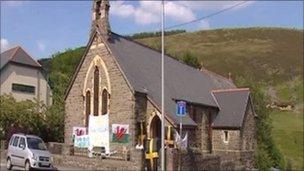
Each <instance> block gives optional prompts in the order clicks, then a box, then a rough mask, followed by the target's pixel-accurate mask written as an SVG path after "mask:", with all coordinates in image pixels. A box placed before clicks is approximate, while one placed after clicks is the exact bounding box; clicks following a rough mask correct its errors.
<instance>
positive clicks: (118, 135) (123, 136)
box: [112, 124, 130, 143]
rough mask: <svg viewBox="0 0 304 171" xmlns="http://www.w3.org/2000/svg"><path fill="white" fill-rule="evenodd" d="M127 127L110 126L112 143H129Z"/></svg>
mask: <svg viewBox="0 0 304 171" xmlns="http://www.w3.org/2000/svg"><path fill="white" fill-rule="evenodd" d="M129 136H130V133H129V125H123V124H112V141H113V142H118V143H128V142H129Z"/></svg>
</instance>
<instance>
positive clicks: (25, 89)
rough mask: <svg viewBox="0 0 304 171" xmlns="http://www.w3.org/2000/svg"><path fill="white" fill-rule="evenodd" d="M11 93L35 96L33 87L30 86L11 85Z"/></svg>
mask: <svg viewBox="0 0 304 171" xmlns="http://www.w3.org/2000/svg"><path fill="white" fill-rule="evenodd" d="M12 91H17V92H22V93H30V94H35V87H34V86H30V85H24V84H16V83H13V84H12Z"/></svg>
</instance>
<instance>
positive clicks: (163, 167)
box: [161, 0, 166, 171]
mask: <svg viewBox="0 0 304 171" xmlns="http://www.w3.org/2000/svg"><path fill="white" fill-rule="evenodd" d="M164 1H165V0H162V4H161V6H162V17H161V25H162V31H161V35H162V36H161V39H162V40H161V41H162V50H161V51H162V54H161V75H162V76H161V77H162V78H161V93H162V94H161V96H162V97H161V113H162V115H161V170H162V171H164V170H165V168H166V166H165V102H164V101H165V78H164V76H165V74H164V62H165V59H164V53H165V52H164V50H165V49H164V15H165V4H164Z"/></svg>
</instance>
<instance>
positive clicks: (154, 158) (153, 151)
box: [146, 115, 161, 170]
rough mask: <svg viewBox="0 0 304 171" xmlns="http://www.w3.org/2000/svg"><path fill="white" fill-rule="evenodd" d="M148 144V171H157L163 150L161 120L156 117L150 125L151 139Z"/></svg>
mask: <svg viewBox="0 0 304 171" xmlns="http://www.w3.org/2000/svg"><path fill="white" fill-rule="evenodd" d="M149 138H150V139H149V141H148V143H147V147H146V149H147V154H146V158H147V159H148V162H147V163H148V170H157V169H158V166H159V161H160V160H159V156H160V148H161V120H160V118H159V117H158V116H157V115H155V116H154V117H153V119H152V121H151V123H150V137H149Z"/></svg>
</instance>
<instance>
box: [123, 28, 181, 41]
mask: <svg viewBox="0 0 304 171" xmlns="http://www.w3.org/2000/svg"><path fill="white" fill-rule="evenodd" d="M185 32H186V30H171V31H165V33H164V34H165V35H166V36H169V35H174V34H180V33H185ZM159 36H161V32H160V31H158V32H142V33H136V34H133V35H131V36H126V37H128V38H131V39H143V38H147V37H159Z"/></svg>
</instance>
